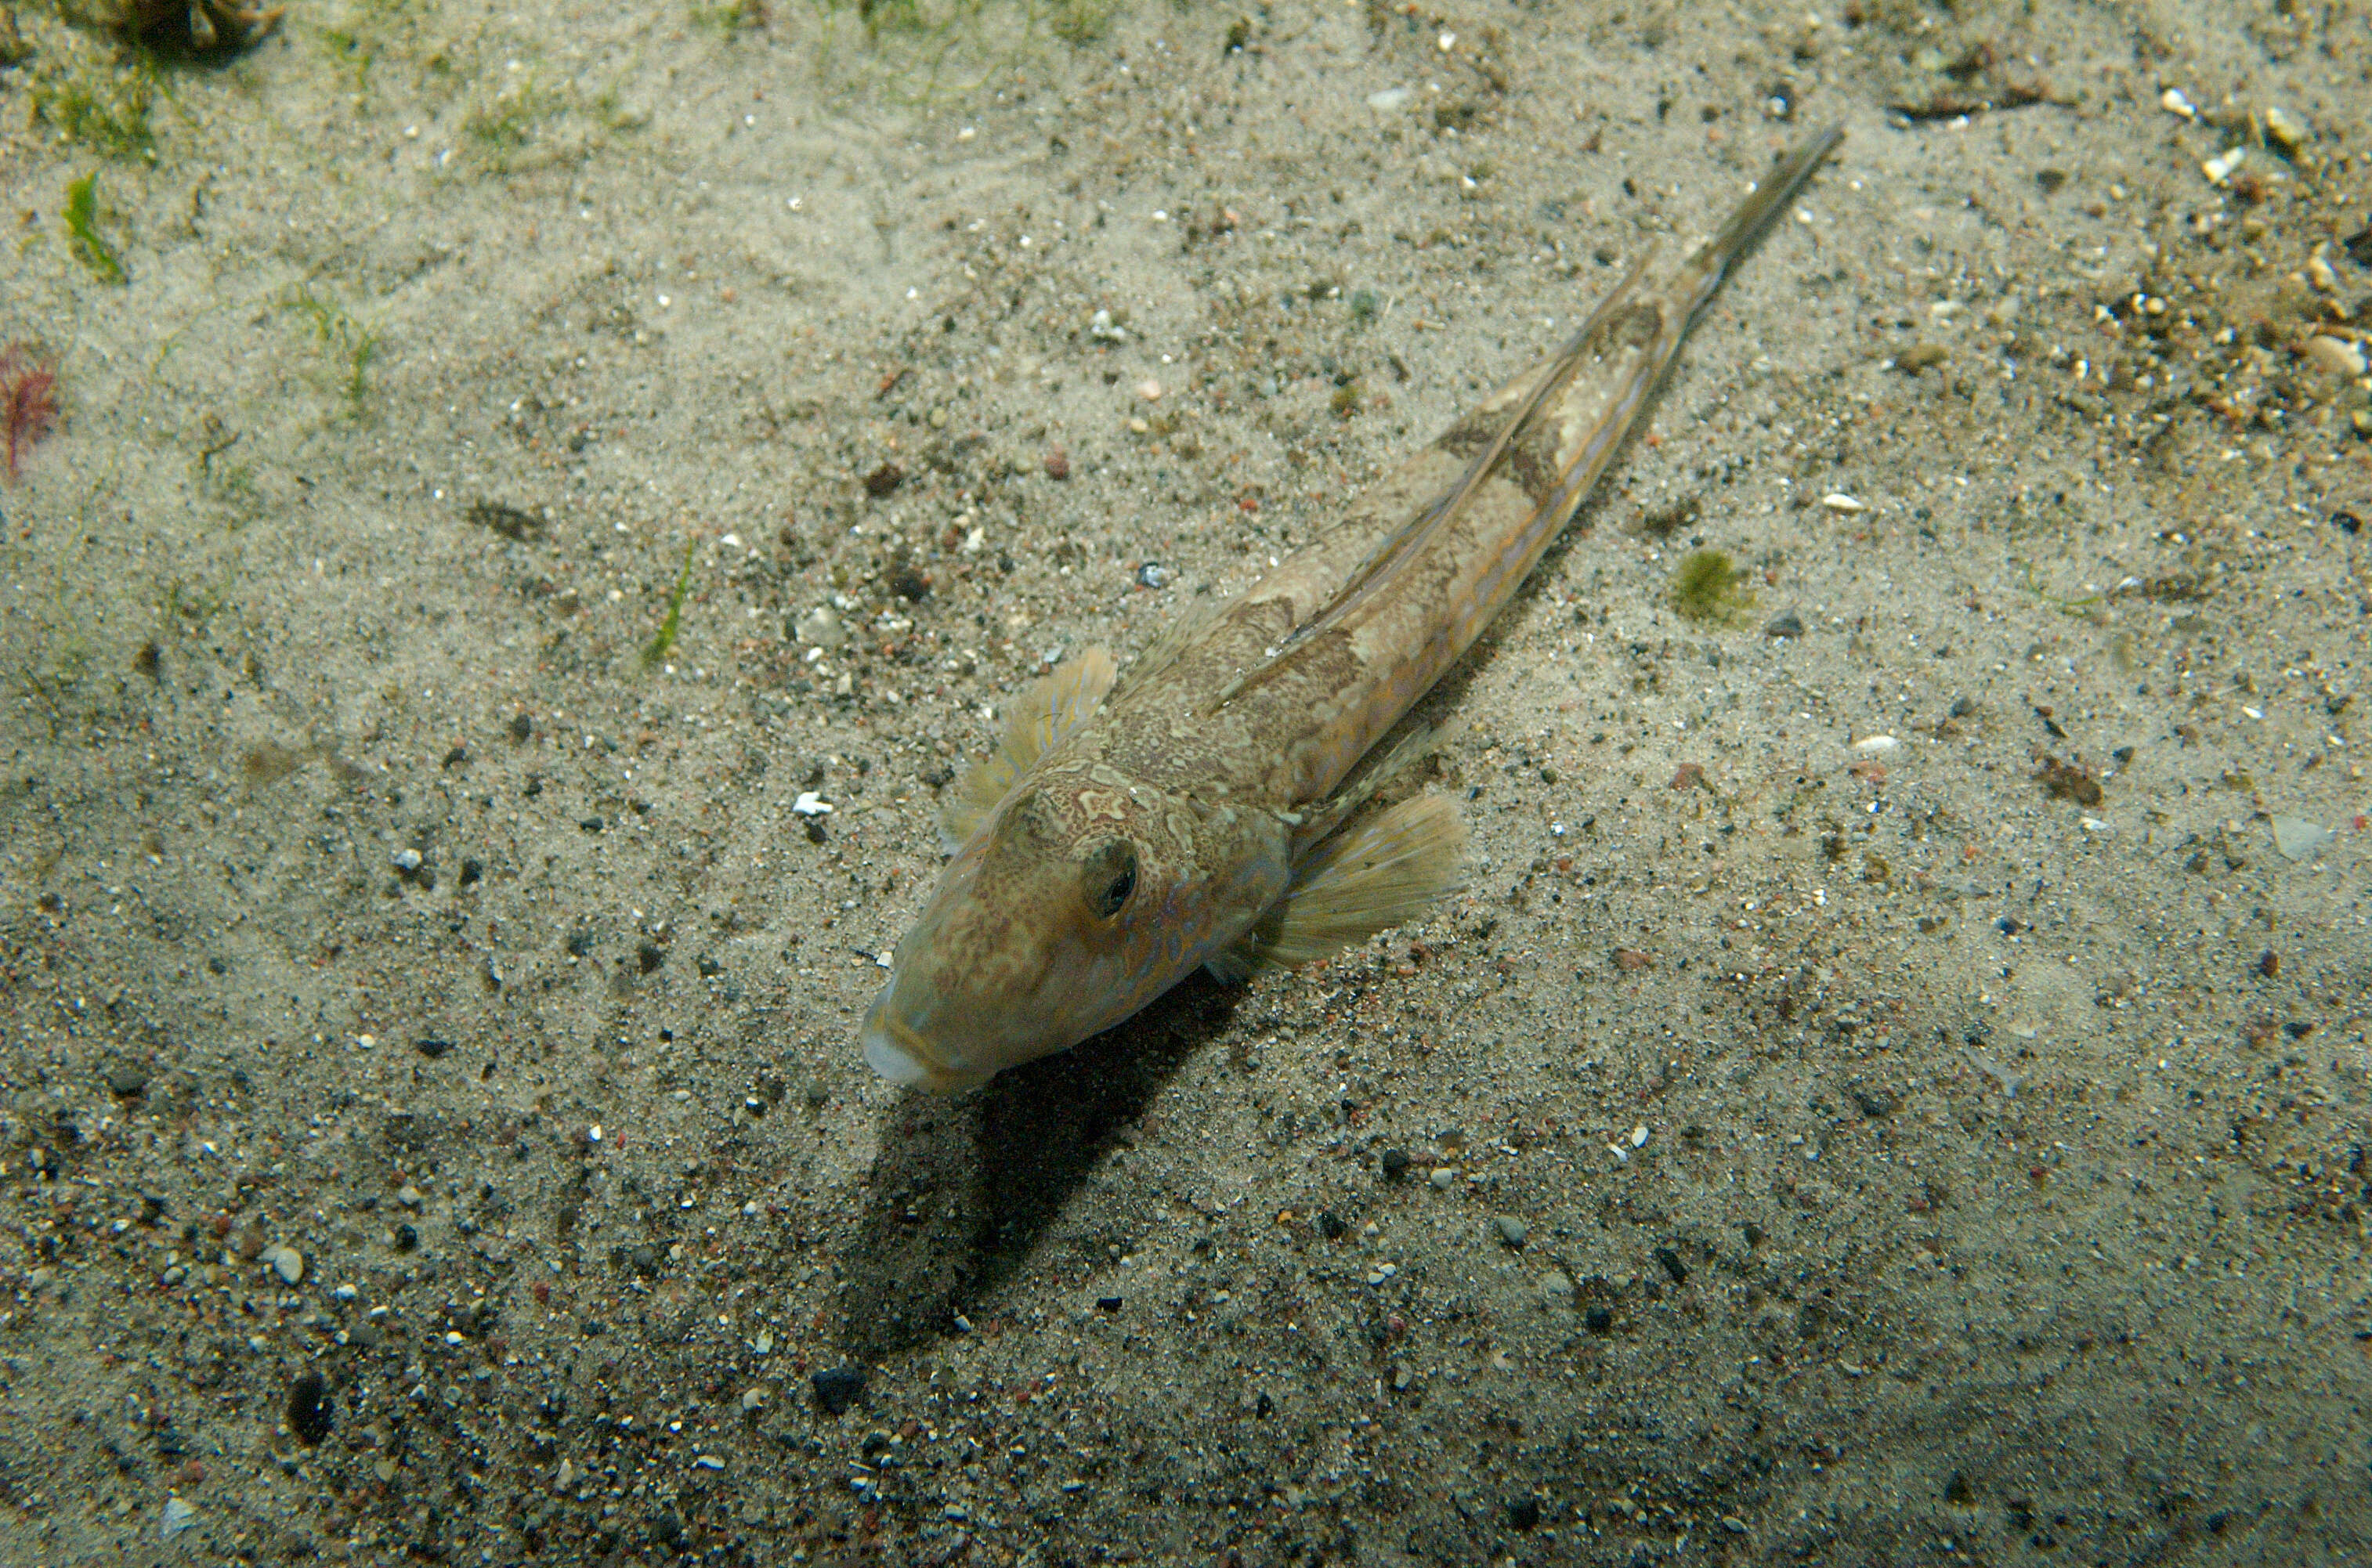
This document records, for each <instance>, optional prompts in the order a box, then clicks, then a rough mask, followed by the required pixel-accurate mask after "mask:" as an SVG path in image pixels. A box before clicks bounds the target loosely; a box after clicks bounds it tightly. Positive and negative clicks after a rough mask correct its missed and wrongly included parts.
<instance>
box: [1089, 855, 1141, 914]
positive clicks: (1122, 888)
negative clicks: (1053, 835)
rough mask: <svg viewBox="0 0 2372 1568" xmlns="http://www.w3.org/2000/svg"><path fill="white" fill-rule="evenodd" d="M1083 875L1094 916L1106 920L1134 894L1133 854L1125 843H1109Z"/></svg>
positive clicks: (1120, 908) (1134, 872)
mask: <svg viewBox="0 0 2372 1568" xmlns="http://www.w3.org/2000/svg"><path fill="white" fill-rule="evenodd" d="M1086 881H1087V889H1088V899H1089V901H1090V902H1092V903H1093V904H1094V905H1095V907H1096V912H1097V913H1098V914H1099V915H1101V916H1102V917H1103V918H1104V919H1106V920H1110V919H1111V918H1112V917H1113V916H1114V915H1117V914H1118V913H1120V912H1121V911H1122V909H1123V908H1125V907H1126V906H1127V904H1128V900H1129V895H1130V894H1132V893H1134V892H1135V891H1136V851H1135V849H1134V847H1132V846H1130V845H1128V844H1123V843H1116V844H1111V845H1110V846H1108V847H1107V848H1106V849H1105V850H1104V852H1103V853H1102V854H1099V855H1098V856H1096V858H1095V859H1093V860H1091V861H1089V862H1088V863H1087V877H1086Z"/></svg>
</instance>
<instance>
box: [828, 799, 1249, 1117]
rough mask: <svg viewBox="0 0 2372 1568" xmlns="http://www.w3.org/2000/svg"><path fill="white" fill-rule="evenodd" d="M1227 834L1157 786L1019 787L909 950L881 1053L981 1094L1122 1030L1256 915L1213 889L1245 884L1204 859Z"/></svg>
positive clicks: (879, 1031) (868, 1032)
mask: <svg viewBox="0 0 2372 1568" xmlns="http://www.w3.org/2000/svg"><path fill="white" fill-rule="evenodd" d="M1225 840H1226V835H1224V834H1215V833H1213V832H1211V831H1210V830H1208V828H1207V826H1206V825H1205V823H1204V822H1203V820H1202V819H1198V818H1197V817H1196V815H1195V814H1194V813H1193V812H1192V811H1190V810H1188V809H1187V808H1186V807H1185V806H1184V804H1183V803H1181V802H1179V801H1176V800H1174V799H1172V798H1171V797H1169V796H1165V795H1164V794H1163V793H1162V792H1160V791H1157V790H1154V789H1151V788H1139V787H1135V786H1125V785H1123V786H1120V787H1113V786H1112V785H1110V784H1109V783H1090V782H1077V783H1074V784H1069V785H1067V786H1065V785H1063V784H1042V783H1034V784H1025V785H1023V786H1021V787H1020V788H1018V789H1017V790H1015V791H1014V792H1013V794H1012V795H1011V796H1008V797H1007V798H1006V800H1005V801H1003V802H1002V803H1000V804H999V806H998V807H997V808H996V811H995V814H994V817H993V818H992V819H990V820H989V821H988V822H987V823H985V824H983V827H982V828H981V830H979V831H978V832H976V833H975V834H974V835H973V837H972V839H971V842H968V843H967V844H966V845H965V846H964V847H963V849H962V850H961V851H960V852H959V854H957V856H956V858H955V859H954V860H953V861H951V862H950V863H949V864H948V868H947V871H946V872H945V874H944V875H943V876H942V877H940V880H939V885H938V886H937V888H936V889H934V890H933V891H932V894H931V898H930V901H929V902H928V903H926V904H925V905H924V908H923V912H922V913H921V914H920V915H919V916H918V917H917V918H916V919H915V921H914V924H913V929H911V930H910V931H908V932H907V933H906V935H905V937H904V939H903V940H901V942H900V943H899V944H898V947H897V950H896V952H895V953H894V954H893V955H892V956H891V959H890V981H889V983H888V984H887V985H885V986H883V987H882V988H881V993H880V995H879V996H878V997H877V998H875V1000H874V1003H873V1006H872V1009H871V1010H870V1011H869V1012H868V1013H867V1014H866V1018H865V1025H864V1028H863V1031H862V1039H863V1042H864V1046H865V1057H866V1061H867V1062H868V1063H871V1064H872V1066H873V1069H874V1070H875V1071H876V1072H878V1073H879V1074H881V1075H882V1076H883V1077H885V1078H887V1079H889V1080H890V1081H891V1082H892V1083H897V1084H908V1085H913V1086H918V1087H923V1088H928V1089H936V1090H942V1091H945V1090H953V1089H961V1088H968V1087H971V1086H973V1085H976V1084H981V1083H984V1082H986V1081H987V1080H988V1079H989V1078H990V1077H992V1076H993V1075H994V1074H997V1073H1000V1072H1003V1071H1004V1070H1005V1069H1006V1068H1007V1067H1014V1066H1017V1065H1019V1064H1020V1063H1024V1062H1029V1061H1031V1060H1034V1059H1035V1058H1037V1057H1041V1056H1046V1055H1051V1054H1052V1053H1053V1052H1055V1051H1063V1050H1066V1049H1067V1048H1069V1047H1071V1046H1074V1045H1076V1044H1077V1043H1078V1042H1079V1041H1081V1040H1086V1039H1087V1037H1088V1036H1090V1035H1093V1034H1097V1033H1099V1032H1100V1031H1102V1030H1104V1029H1107V1028H1110V1027H1111V1026H1112V1025H1114V1024H1117V1023H1119V1022H1120V1021H1121V1020H1122V1019H1123V1018H1125V1017H1127V1016H1129V1015H1130V1014H1132V1013H1134V1012H1135V1011H1136V1010H1137V1009H1138V1008H1140V1007H1142V1006H1144V1005H1145V1004H1146V1003H1148V1002H1150V1001H1152V1000H1153V999H1154V998H1155V997H1156V996H1158V995H1159V994H1161V993H1162V992H1164V991H1166V990H1168V989H1169V987H1170V986H1172V985H1174V984H1176V983H1177V982H1178V981H1180V980H1181V979H1183V978H1184V977H1185V976H1186V974H1187V973H1188V972H1189V971H1190V970H1192V969H1193V968H1194V967H1195V966H1196V965H1198V964H1200V963H1202V962H1203V960H1204V959H1205V958H1209V957H1210V955H1211V952H1212V951H1213V950H1214V949H1215V947H1217V946H1218V945H1219V943H1220V942H1221V941H1223V940H1227V939H1231V938H1232V936H1233V935H1235V931H1234V928H1235V927H1238V926H1241V925H1243V924H1246V923H1249V921H1250V914H1249V913H1247V914H1244V915H1242V916H1241V917H1239V918H1231V917H1230V913H1229V911H1228V910H1227V908H1224V907H1222V904H1221V900H1218V899H1216V898H1215V897H1214V896H1213V893H1212V889H1213V888H1214V887H1215V886H1229V885H1232V884H1234V883H1237V882H1240V881H1241V880H1242V879H1241V878H1240V877H1236V878H1222V879H1219V880H1218V881H1217V882H1216V883H1215V879H1214V878H1213V877H1211V876H1209V875H1207V872H1206V867H1205V866H1204V865H1203V864H1202V861H1201V860H1200V859H1199V858H1198V850H1199V851H1200V852H1202V854H1211V853H1213V852H1214V851H1223V850H1224V849H1225V847H1226V842H1225ZM1278 858H1279V865H1280V870H1279V873H1278V875H1277V877H1276V878H1275V880H1276V882H1277V884H1278V885H1280V886H1281V885H1282V879H1283V877H1282V870H1281V865H1282V860H1281V856H1279V857H1278ZM1270 896H1273V892H1272V894H1271V895H1270ZM1254 907H1255V911H1256V908H1257V906H1254Z"/></svg>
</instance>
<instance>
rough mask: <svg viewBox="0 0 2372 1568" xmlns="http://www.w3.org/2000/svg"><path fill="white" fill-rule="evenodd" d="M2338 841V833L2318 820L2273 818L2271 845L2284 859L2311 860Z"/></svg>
mask: <svg viewBox="0 0 2372 1568" xmlns="http://www.w3.org/2000/svg"><path fill="white" fill-rule="evenodd" d="M2338 841H2339V835H2338V834H2337V833H2335V832H2333V831H2332V830H2331V829H2329V828H2326V827H2324V826H2323V825H2322V824H2321V823H2320V822H2309V821H2308V820H2307V819H2305V818H2303V817H2276V818H2274V819H2273V847H2274V848H2275V849H2277V850H2279V851H2281V852H2282V858H2283V859H2284V860H2293V861H2295V860H2311V859H2313V858H2314V857H2315V856H2316V855H2318V854H2321V853H2322V852H2323V851H2324V850H2326V849H2329V848H2330V847H2331V845H2332V844H2334V843H2336V842H2338Z"/></svg>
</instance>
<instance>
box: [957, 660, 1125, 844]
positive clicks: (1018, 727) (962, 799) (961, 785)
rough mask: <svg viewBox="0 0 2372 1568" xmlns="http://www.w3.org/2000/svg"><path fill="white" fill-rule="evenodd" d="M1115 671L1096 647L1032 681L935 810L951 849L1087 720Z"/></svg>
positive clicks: (1102, 697) (1108, 689)
mask: <svg viewBox="0 0 2372 1568" xmlns="http://www.w3.org/2000/svg"><path fill="white" fill-rule="evenodd" d="M1116 673H1117V671H1116V669H1115V667H1114V666H1113V664H1112V656H1111V654H1110V651H1109V650H1107V649H1105V648H1103V647H1101V646H1097V647H1092V648H1089V649H1087V651H1086V652H1085V653H1083V654H1081V655H1079V656H1078V657H1076V658H1074V659H1067V660H1065V661H1064V662H1063V663H1061V664H1059V665H1056V666H1055V667H1054V668H1052V669H1051V670H1049V671H1048V672H1047V673H1046V674H1044V675H1042V676H1041V677H1040V678H1039V679H1037V680H1036V681H1035V682H1033V683H1032V684H1031V686H1030V688H1029V691H1026V692H1024V693H1023V694H1022V697H1021V700H1020V701H1019V702H1018V703H1015V704H1014V706H1013V711H1012V713H1011V714H1008V715H1007V716H1006V721H1005V735H1004V738H1002V739H1001V740H999V741H998V742H997V747H996V749H995V750H994V751H992V752H990V753H989V754H988V755H987V756H985V757H983V758H982V759H981V760H980V761H976V762H974V763H973V764H972V765H971V767H969V768H967V769H965V770H964V776H963V777H962V779H960V780H959V781H958V783H957V784H956V788H955V794H954V795H953V796H950V797H949V799H948V803H947V806H946V807H944V808H943V809H942V810H941V812H940V814H939V837H940V839H941V841H942V842H945V843H946V845H947V847H948V850H949V851H954V850H957V849H960V848H961V847H963V844H964V842H965V841H966V840H968V839H970V838H971V835H972V831H973V830H974V829H976V828H978V827H979V826H980V824H981V822H982V820H983V819H984V818H986V817H987V816H988V814H989V813H990V812H992V811H994V810H995V809H996V804H997V802H998V801H1000V800H1003V799H1004V798H1005V796H1006V792H1007V791H1009V790H1011V789H1012V788H1013V786H1014V785H1015V784H1017V783H1018V782H1019V781H1020V779H1021V775H1022V774H1024V773H1026V772H1029V770H1030V769H1031V768H1032V767H1034V766H1036V765H1037V761H1038V759H1039V758H1041V757H1042V756H1044V755H1045V754H1046V753H1047V752H1049V751H1051V750H1052V749H1054V748H1055V747H1057V746H1060V745H1061V744H1062V743H1063V741H1064V738H1065V737H1067V736H1069V735H1070V733H1071V732H1072V731H1073V730H1075V729H1076V728H1078V727H1079V726H1081V725H1083V724H1085V723H1086V722H1087V719H1088V717H1089V716H1090V715H1091V714H1094V713H1095V711H1096V708H1097V706H1098V705H1099V704H1100V703H1102V702H1103V700H1104V694H1105V693H1106V692H1108V691H1110V690H1111V688H1112V679H1113V677H1114V676H1115V674H1116Z"/></svg>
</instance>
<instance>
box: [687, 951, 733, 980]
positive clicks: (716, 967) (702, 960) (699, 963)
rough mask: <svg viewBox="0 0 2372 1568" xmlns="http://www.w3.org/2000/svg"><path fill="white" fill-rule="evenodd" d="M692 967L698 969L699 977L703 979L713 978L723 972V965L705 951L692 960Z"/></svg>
mask: <svg viewBox="0 0 2372 1568" xmlns="http://www.w3.org/2000/svg"><path fill="white" fill-rule="evenodd" d="M692 968H694V969H696V970H699V971H700V978H701V979H703V980H715V978H716V977H717V976H718V975H721V974H723V973H724V972H725V966H724V965H723V964H720V963H718V962H717V961H716V960H715V958H711V957H710V956H709V955H707V954H706V953H703V954H701V955H700V957H699V958H694V959H693V960H692Z"/></svg>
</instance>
